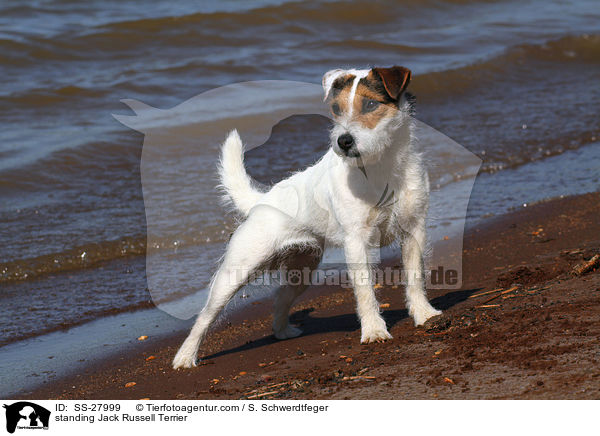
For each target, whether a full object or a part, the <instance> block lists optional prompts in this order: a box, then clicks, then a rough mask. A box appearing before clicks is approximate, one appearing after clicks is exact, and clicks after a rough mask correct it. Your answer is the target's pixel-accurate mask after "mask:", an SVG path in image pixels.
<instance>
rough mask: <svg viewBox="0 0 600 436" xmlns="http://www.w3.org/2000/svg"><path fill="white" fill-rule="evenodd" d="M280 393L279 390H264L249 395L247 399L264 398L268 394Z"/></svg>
mask: <svg viewBox="0 0 600 436" xmlns="http://www.w3.org/2000/svg"><path fill="white" fill-rule="evenodd" d="M278 393H279V391H270V392H263V393H262V394H254V395H250V396H249V397H247V399H248V400H254V399H256V398H262V397H266V396H267V395H274V394H278Z"/></svg>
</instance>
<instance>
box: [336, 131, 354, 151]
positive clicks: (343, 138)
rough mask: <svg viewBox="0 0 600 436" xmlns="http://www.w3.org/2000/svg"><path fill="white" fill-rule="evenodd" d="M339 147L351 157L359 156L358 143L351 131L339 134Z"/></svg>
mask: <svg viewBox="0 0 600 436" xmlns="http://www.w3.org/2000/svg"><path fill="white" fill-rule="evenodd" d="M337 143H338V147H340V150H342V152H343V153H344V154H345V155H346V156H350V157H357V156H358V150H356V143H355V142H354V137H353V136H352V135H351V134H350V133H344V134H342V135H340V136H338V139H337Z"/></svg>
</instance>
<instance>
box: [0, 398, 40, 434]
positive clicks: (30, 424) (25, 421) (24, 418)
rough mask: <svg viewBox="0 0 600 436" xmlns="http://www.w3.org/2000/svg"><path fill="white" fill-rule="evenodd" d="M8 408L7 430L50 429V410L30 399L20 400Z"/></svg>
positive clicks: (6, 407)
mask: <svg viewBox="0 0 600 436" xmlns="http://www.w3.org/2000/svg"><path fill="white" fill-rule="evenodd" d="M4 408H5V409H6V431H8V432H9V433H14V432H15V430H16V429H17V428H18V429H48V424H49V422H50V411H49V410H48V409H46V408H44V407H42V406H39V405H37V404H35V403H31V402H29V401H19V402H18V403H13V404H11V405H6V404H4Z"/></svg>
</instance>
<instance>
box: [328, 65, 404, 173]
mask: <svg viewBox="0 0 600 436" xmlns="http://www.w3.org/2000/svg"><path fill="white" fill-rule="evenodd" d="M410 76H411V73H410V70H408V69H407V68H404V67H398V66H394V67H391V68H373V69H370V70H353V69H352V70H331V71H328V72H327V73H325V75H324V76H323V89H324V91H325V98H324V100H325V102H327V104H328V105H329V107H330V110H331V114H332V116H333V119H334V126H333V128H332V130H331V143H332V147H333V149H334V151H335V152H336V153H337V154H338V155H340V156H342V157H348V158H356V157H359V156H360V157H361V159H362V160H363V162H365V163H367V162H368V161H372V160H377V159H379V157H380V156H381V154H382V153H383V151H384V150H385V149H386V148H388V147H389V146H390V145H391V144H392V143H393V141H394V136H395V132H396V131H397V130H398V129H399V128H400V127H401V126H403V125H405V124H406V123H405V122H406V121H407V118H408V117H409V116H410V104H409V102H408V100H407V96H406V93H405V90H406V87H407V86H408V84H409V82H410Z"/></svg>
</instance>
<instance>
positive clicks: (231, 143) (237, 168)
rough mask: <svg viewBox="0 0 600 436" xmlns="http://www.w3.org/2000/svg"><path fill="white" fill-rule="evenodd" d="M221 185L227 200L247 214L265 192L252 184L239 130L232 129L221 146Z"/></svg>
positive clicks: (219, 168) (219, 169) (219, 167)
mask: <svg viewBox="0 0 600 436" xmlns="http://www.w3.org/2000/svg"><path fill="white" fill-rule="evenodd" d="M218 171H219V178H220V180H221V187H222V188H223V189H224V190H225V192H226V198H225V199H226V200H227V201H228V202H231V203H233V204H234V206H235V207H236V208H237V209H238V210H239V211H240V212H241V213H242V214H244V216H247V215H248V213H250V209H252V208H253V207H254V205H255V204H256V203H257V202H258V201H259V200H260V198H261V197H262V195H263V193H262V192H260V191H259V190H258V189H256V188H255V187H254V186H253V185H252V179H250V176H249V175H248V173H247V172H246V168H245V167H244V146H243V144H242V139H241V138H240V135H239V134H238V132H237V130H235V129H234V130H232V131H231V132H230V133H229V135H228V136H227V139H226V140H225V142H224V143H223V146H222V147H221V161H220V162H219V166H218Z"/></svg>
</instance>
